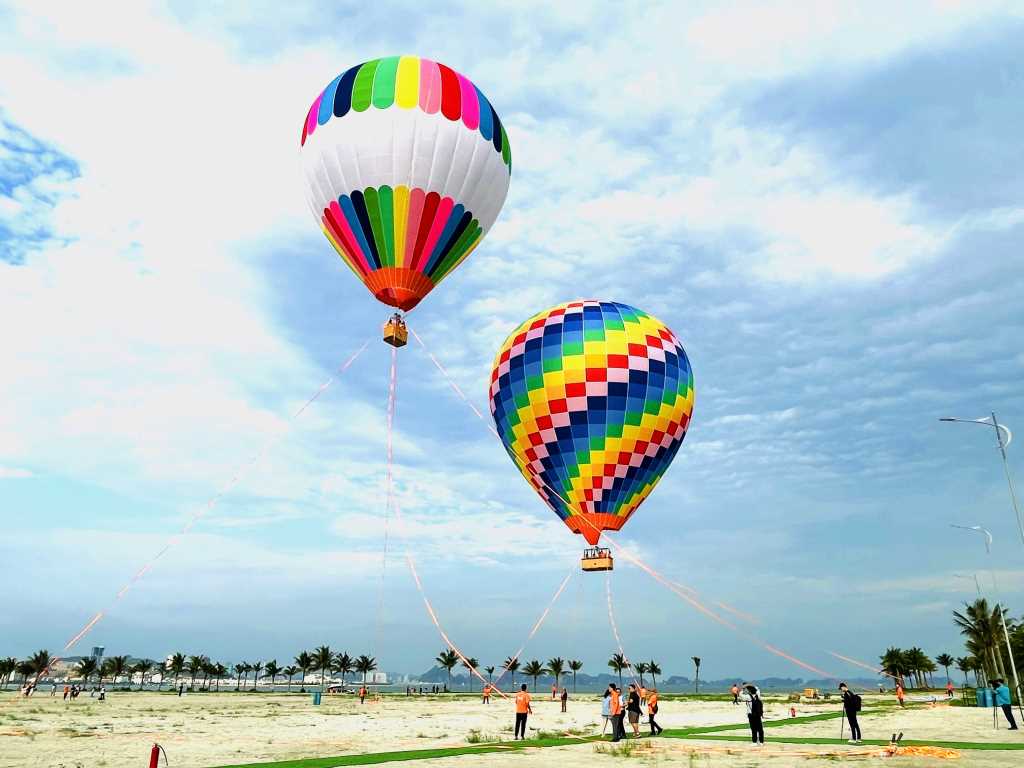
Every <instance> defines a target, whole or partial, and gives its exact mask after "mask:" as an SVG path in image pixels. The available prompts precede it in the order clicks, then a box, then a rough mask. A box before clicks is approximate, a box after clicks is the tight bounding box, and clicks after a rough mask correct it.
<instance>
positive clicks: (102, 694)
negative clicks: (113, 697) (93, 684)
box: [100, 685, 107, 701]
mask: <svg viewBox="0 0 1024 768" xmlns="http://www.w3.org/2000/svg"><path fill="white" fill-rule="evenodd" d="M106 700H107V687H106V686H105V685H101V686H100V701H106Z"/></svg>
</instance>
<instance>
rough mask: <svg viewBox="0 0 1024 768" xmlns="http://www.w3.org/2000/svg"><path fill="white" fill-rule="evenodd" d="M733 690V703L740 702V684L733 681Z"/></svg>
mask: <svg viewBox="0 0 1024 768" xmlns="http://www.w3.org/2000/svg"><path fill="white" fill-rule="evenodd" d="M731 690H732V703H733V704H739V703H740V687H739V686H738V685H736V683H733V684H732V688H731Z"/></svg>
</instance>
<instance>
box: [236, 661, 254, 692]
mask: <svg viewBox="0 0 1024 768" xmlns="http://www.w3.org/2000/svg"><path fill="white" fill-rule="evenodd" d="M251 670H252V665H251V664H250V663H249V662H248V661H240V662H238V663H237V664H235V675H236V678H235V690H236V691H238V690H241V688H242V677H243V676H244V677H245V682H246V683H248V682H249V672H250V671H251Z"/></svg>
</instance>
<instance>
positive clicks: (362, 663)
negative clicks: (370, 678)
mask: <svg viewBox="0 0 1024 768" xmlns="http://www.w3.org/2000/svg"><path fill="white" fill-rule="evenodd" d="M355 667H356V672H359V673H360V674H362V676H363V685H366V676H367V675H368V674H369V673H370V672H373V671H374V670H375V669H376V668H377V660H376V659H374V658H373V656H367V655H365V654H363V655H362V656H360V657H359V658H358V659H356V664H355Z"/></svg>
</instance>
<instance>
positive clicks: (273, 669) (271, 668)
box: [263, 659, 281, 690]
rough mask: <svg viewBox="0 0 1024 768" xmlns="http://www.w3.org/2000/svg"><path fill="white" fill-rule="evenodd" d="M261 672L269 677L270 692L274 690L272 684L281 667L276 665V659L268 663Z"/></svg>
mask: <svg viewBox="0 0 1024 768" xmlns="http://www.w3.org/2000/svg"><path fill="white" fill-rule="evenodd" d="M263 671H264V672H265V673H266V674H268V675H270V690H274V682H275V681H276V680H277V676H278V675H280V674H281V667H280V666H279V665H278V663H277V659H271V660H270V661H268V662H267V666H266V667H264V668H263Z"/></svg>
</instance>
